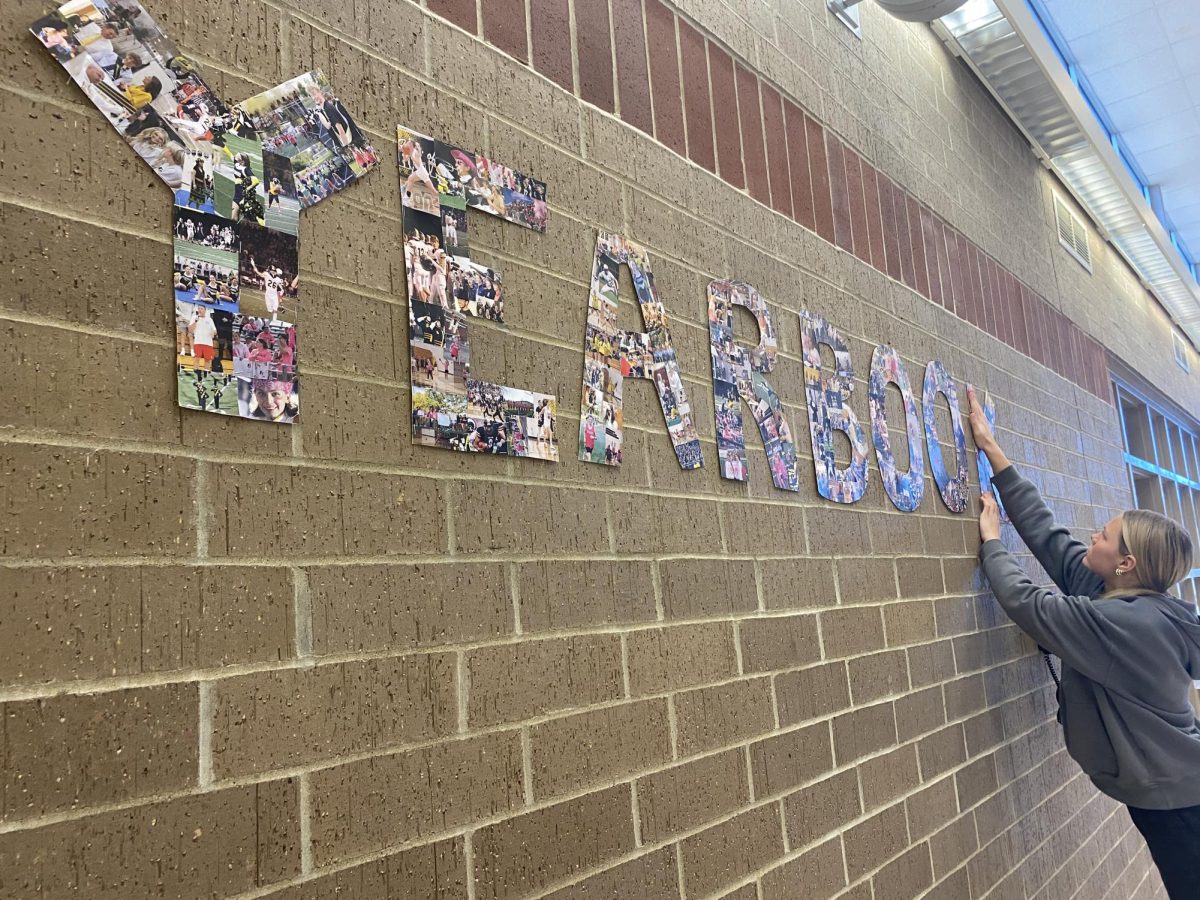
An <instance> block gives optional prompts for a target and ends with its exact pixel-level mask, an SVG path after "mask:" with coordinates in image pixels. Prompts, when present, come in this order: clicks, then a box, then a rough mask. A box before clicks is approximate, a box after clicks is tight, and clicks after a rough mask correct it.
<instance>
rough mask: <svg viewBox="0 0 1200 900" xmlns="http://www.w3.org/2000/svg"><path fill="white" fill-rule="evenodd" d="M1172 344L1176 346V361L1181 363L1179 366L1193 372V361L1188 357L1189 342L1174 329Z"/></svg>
mask: <svg viewBox="0 0 1200 900" xmlns="http://www.w3.org/2000/svg"><path fill="white" fill-rule="evenodd" d="M1171 346H1172V347H1174V348H1175V362H1177V363H1178V364H1179V368H1181V369H1183V371H1185V372H1191V371H1192V363H1191V360H1190V358H1189V357H1188V348H1187V342H1186V341H1184V339H1183V338H1181V337H1180V336H1179V335H1178V334H1177V333H1176V332H1174V331H1172V332H1171Z"/></svg>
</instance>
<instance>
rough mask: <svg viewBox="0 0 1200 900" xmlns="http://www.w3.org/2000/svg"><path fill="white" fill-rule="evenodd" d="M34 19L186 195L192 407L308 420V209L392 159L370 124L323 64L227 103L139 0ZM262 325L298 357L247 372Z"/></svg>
mask: <svg viewBox="0 0 1200 900" xmlns="http://www.w3.org/2000/svg"><path fill="white" fill-rule="evenodd" d="M30 30H31V31H32V32H33V34H34V35H36V36H37V38H38V39H39V40H40V41H41V43H42V45H43V46H44V47H45V48H46V49H47V50H48V51H49V52H50V53H51V54H53V56H54V57H55V59H57V60H58V61H59V63H60V64H61V65H62V67H63V68H64V69H66V71H67V73H68V74H69V75H70V76H71V79H72V80H73V81H74V82H75V84H76V85H78V86H79V88H80V90H82V91H83V92H84V94H86V95H87V97H88V99H89V100H91V102H92V103H93V104H94V105H95V106H96V108H97V109H99V110H100V112H101V113H102V114H103V115H104V117H105V118H106V119H108V121H109V122H110V123H111V124H112V126H113V127H114V128H115V129H116V130H117V132H118V133H119V134H121V136H122V137H123V138H124V139H125V141H126V142H127V143H128V144H129V146H130V147H131V148H132V149H133V151H134V152H135V153H137V155H138V156H139V157H141V159H142V160H143V161H144V162H145V163H146V164H147V165H148V166H150V168H152V169H153V170H154V172H155V173H156V174H157V175H158V177H159V178H161V179H162V180H163V181H164V182H165V183H166V185H167V186H168V187H169V188H170V189H171V190H172V192H173V193H174V199H175V205H174V210H173V222H172V227H173V233H172V239H173V275H172V289H173V291H174V301H175V328H176V336H175V337H176V348H177V360H176V364H177V369H178V385H177V397H178V401H179V405H180V406H183V407H185V408H187V409H197V410H203V411H206V412H215V413H219V414H222V415H232V416H240V417H243V418H249V419H257V420H262V421H270V422H276V423H280V424H286V423H290V422H294V421H295V420H296V417H297V415H298V411H299V397H300V384H299V378H298V375H297V370H296V364H295V355H296V346H295V345H296V328H295V325H294V324H293V323H294V322H295V321H296V317H297V312H298V310H297V306H298V302H299V291H298V287H299V273H300V265H299V252H298V249H299V248H298V233H299V214H300V210H301V209H303V208H305V207H308V206H311V205H313V204H314V203H317V202H319V201H320V200H322V199H324V198H325V197H327V196H329V195H330V194H333V193H336V192H337V191H339V190H342V189H343V188H345V187H347V186H348V185H350V184H352V183H353V182H354V181H355V180H357V179H358V178H360V177H362V176H363V175H365V174H366V173H367V171H368V170H369V169H370V168H371V167H372V166H374V165H375V164H376V163H377V162H378V159H377V157H376V154H375V151H374V150H373V149H372V148H371V145H370V143H369V142H368V141H367V138H366V136H365V135H364V134H363V132H362V130H361V129H360V128H359V127H358V126H357V125H356V124H355V123H354V120H353V119H352V118H351V116H350V114H349V112H348V111H347V110H346V108H345V106H344V105H343V104H342V101H341V100H340V99H339V98H338V96H337V94H336V93H335V92H334V91H333V89H332V87H331V86H330V85H329V83H328V82H327V81H326V80H325V78H324V76H323V75H322V74H321V73H320V72H307V73H305V74H303V75H300V76H298V77H296V78H293V79H291V80H289V81H287V82H285V83H284V84H282V85H279V86H278V87H275V88H271V89H270V90H268V91H264V92H263V93H261V94H259V95H257V96H255V97H252V98H251V99H249V100H247V101H245V102H244V103H242V104H239V105H236V106H232V107H229V106H226V104H225V103H223V102H222V101H221V99H220V98H219V97H218V96H217V95H216V93H215V92H214V91H213V90H212V89H211V88H210V87H209V84H208V82H207V81H206V80H205V79H204V76H203V75H202V74H201V72H200V71H199V70H198V69H197V68H196V66H195V64H194V63H193V62H192V60H191V59H190V58H188V57H187V56H185V55H183V54H180V53H179V51H178V49H177V48H176V46H175V44H174V42H173V41H172V40H171V39H170V38H169V37H168V36H167V34H166V33H165V32H164V31H163V30H162V28H160V27H159V25H158V23H157V22H156V21H155V20H154V18H153V17H152V16H151V15H150V14H149V13H148V12H147V11H146V9H145V8H144V7H143V6H142V5H141V4H140V3H139V2H138V0H72V2H69V3H65V4H63V5H62V6H60V7H58V9H57V10H56V11H55V12H54V13H53V14H50V15H46V16H43V17H42V18H40V19H38V20H37V21H36V22H34V23H33V24H32V25H31V26H30ZM259 322H269V323H270V328H268V329H267V330H268V331H269V332H270V333H276V332H280V333H286V334H288V336H289V337H288V339H287V341H286V342H285V344H286V348H285V349H284V350H283V352H282V356H283V358H284V359H285V362H284V363H283V364H280V365H270V366H267V365H262V364H261V363H262V362H263V361H262V360H258V363H260V364H259V365H256V366H255V367H254V368H253V369H250V368H247V367H244V366H243V367H242V368H241V369H237V370H236V371H235V369H236V366H235V360H237V359H238V357H237V356H236V355H235V353H236V351H237V348H238V346H239V344H238V341H237V340H236V339H235V335H237V334H240V333H241V331H242V330H245V329H250V330H251V331H261V330H262V328H256V327H255V326H254V324H253V323H259ZM245 343H247V344H250V343H253V342H245ZM279 349H280V348H279V347H277V346H273V347H272V349H271V352H272V353H273V354H274V353H277V352H278V351H279ZM264 352H265V351H259V355H260V356H261V355H262V354H263V353H264ZM252 372H253V373H254V374H251V373H252Z"/></svg>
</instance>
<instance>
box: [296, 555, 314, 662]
mask: <svg viewBox="0 0 1200 900" xmlns="http://www.w3.org/2000/svg"><path fill="white" fill-rule="evenodd" d="M292 599H293V611H292V612H293V616H294V617H295V629H296V630H295V644H296V658H297V659H298V660H309V664H310V665H316V663H317V659H316V658H315V657H314V654H313V608H312V590H311V587H310V585H309V581H308V572H307V571H305V570H304V569H302V568H300V567H299V566H293V567H292Z"/></svg>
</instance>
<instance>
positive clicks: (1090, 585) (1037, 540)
mask: <svg viewBox="0 0 1200 900" xmlns="http://www.w3.org/2000/svg"><path fill="white" fill-rule="evenodd" d="M992 484H993V485H994V486H995V487H996V489H997V490H999V491H1000V499H1001V500H1003V502H1004V508H1005V509H1006V510H1007V511H1008V516H1009V518H1010V519H1012V523H1013V525H1014V526H1016V529H1017V533H1018V534H1019V535H1021V540H1023V541H1024V542H1025V546H1027V547H1028V548H1029V549H1030V551H1031V552H1032V553H1033V555H1034V556H1035V557H1036V558H1037V561H1038V562H1039V563H1041V564H1042V568H1043V569H1045V570H1046V572H1047V574H1048V575H1049V576H1050V577H1051V578H1052V579H1053V580H1054V583H1055V584H1056V585H1058V589H1059V590H1060V591H1062V592H1063V593H1064V594H1070V595H1073V596H1088V597H1090V596H1094V595H1095V594H1098V593H1099V592H1100V591H1101V590H1103V587H1104V580H1103V579H1102V578H1100V577H1099V576H1097V575H1096V574H1095V573H1094V572H1092V571H1090V570H1089V569H1088V568H1087V567H1085V566H1084V564H1083V557H1084V555H1085V554H1086V553H1087V547H1085V546H1084V545H1083V543H1082V542H1081V541H1077V540H1075V538H1073V537H1071V533H1070V532H1069V531H1068V530H1067V529H1066V527H1065V526H1063V525H1059V524H1058V523H1057V522H1055V521H1054V514H1053V513H1051V512H1050V509H1049V507H1047V506H1046V503H1045V501H1043V500H1042V495H1041V494H1039V493H1038V489H1037V488H1036V487H1034V485H1033V482H1032V481H1030V480H1029V479H1028V478H1025V477H1023V476H1022V475H1021V474H1020V473H1019V472H1018V471H1017V468H1016V466H1009V467H1008V468H1007V469H1004V470H1003V471H1002V472H1000V473H999V474H997V475H996V476H994V477H993V478H992Z"/></svg>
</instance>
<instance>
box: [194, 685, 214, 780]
mask: <svg viewBox="0 0 1200 900" xmlns="http://www.w3.org/2000/svg"><path fill="white" fill-rule="evenodd" d="M197 691H198V694H199V701H200V710H199V714H198V717H197V718H198V728H199V737H200V746H199V750H198V751H197V759H198V760H199V774H198V775H197V778H196V785H197V787H200V788H208V787H211V786H212V784H213V781H214V777H213V756H212V741H213V730H214V728H215V721H214V720H215V713H214V710H213V685H212V683H211V682H200V683H199V684H198V685H197Z"/></svg>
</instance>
